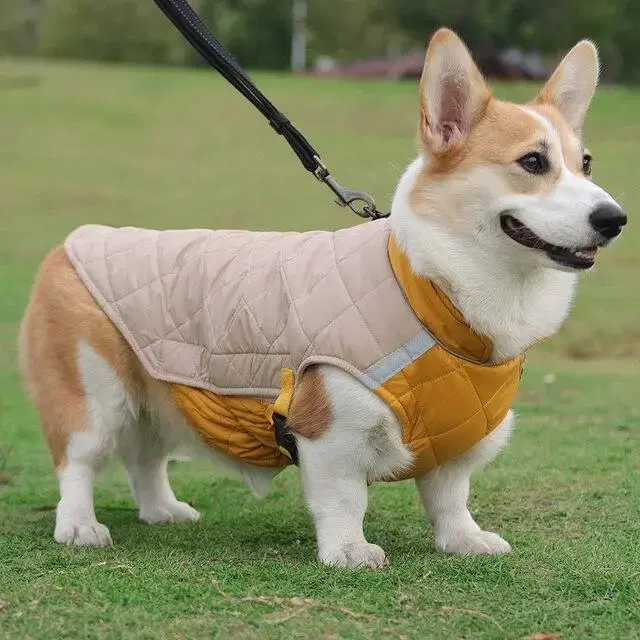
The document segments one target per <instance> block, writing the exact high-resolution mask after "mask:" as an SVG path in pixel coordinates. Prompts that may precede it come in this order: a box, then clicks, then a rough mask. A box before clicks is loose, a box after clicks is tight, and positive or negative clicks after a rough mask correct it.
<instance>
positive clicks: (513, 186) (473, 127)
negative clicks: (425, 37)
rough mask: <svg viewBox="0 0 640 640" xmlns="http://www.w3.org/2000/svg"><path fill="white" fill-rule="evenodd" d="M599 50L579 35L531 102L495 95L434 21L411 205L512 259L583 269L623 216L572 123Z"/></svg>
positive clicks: (582, 109)
mask: <svg viewBox="0 0 640 640" xmlns="http://www.w3.org/2000/svg"><path fill="white" fill-rule="evenodd" d="M597 81H598V54H597V51H596V48H595V47H594V46H593V44H591V42H588V41H586V40H585V41H582V42H580V43H578V44H577V45H576V46H575V47H574V48H573V49H572V50H571V51H570V52H569V53H568V55H567V56H566V57H565V58H564V60H563V61H562V62H561V63H560V65H559V66H558V68H557V69H556V70H555V72H554V73H553V75H552V76H551V78H550V80H549V81H548V82H547V84H546V85H545V87H544V88H543V89H542V91H541V92H540V93H539V94H538V96H537V97H536V98H535V100H533V102H531V103H530V104H528V105H526V106H524V105H516V104H511V103H507V102H502V101H499V100H497V99H496V98H494V97H493V96H492V95H491V93H490V91H489V89H488V88H487V85H486V84H485V81H484V79H483V77H482V74H481V73H480V71H479V70H478V68H477V66H476V65H475V63H474V62H473V60H472V58H471V55H470V54H469V52H468V50H467V48H466V47H465V45H464V44H463V43H462V41H461V40H460V39H459V38H458V37H457V36H456V35H455V34H454V33H453V32H451V31H449V30H447V29H441V30H440V31H438V32H437V33H436V34H435V35H434V37H433V38H432V40H431V43H430V44H429V48H428V51H427V57H426V62H425V67H424V72H423V75H422V81H421V85H420V87H421V88H420V95H421V118H420V144H421V147H422V151H423V155H424V157H425V159H426V161H425V162H424V164H423V166H422V169H421V170H420V174H419V176H418V178H417V180H416V183H415V185H414V188H413V189H412V192H411V196H410V198H411V205H412V210H413V211H414V213H415V214H416V215H417V216H418V217H421V216H425V217H427V216H428V217H429V218H430V219H431V221H432V222H434V223H436V224H438V225H439V226H444V227H445V228H447V229H451V230H452V231H454V232H455V233H456V234H457V235H458V236H460V235H464V236H466V237H468V238H469V239H470V240H471V241H472V242H473V243H475V244H476V245H477V246H479V247H481V248H483V249H485V250H487V251H489V252H492V253H493V254H494V255H496V256H500V255H503V256H505V257H508V258H510V259H512V260H513V261H516V262H519V263H520V264H523V265H526V264H532V265H540V264H541V265H544V266H550V267H555V268H560V269H564V270H580V269H587V268H589V267H591V266H592V265H593V264H594V261H595V257H596V252H597V250H598V248H599V247H602V246H604V245H606V244H607V243H609V242H610V241H611V240H612V239H613V238H614V237H615V236H617V235H618V234H619V233H620V232H621V231H622V227H623V226H624V225H625V223H626V216H625V215H624V213H623V212H622V209H621V208H620V206H619V205H618V204H617V203H616V202H615V200H614V199H613V198H612V197H611V196H610V195H609V194H608V193H607V192H606V191H604V190H603V189H601V188H600V187H598V186H596V185H595V184H594V183H593V181H592V179H591V164H592V159H591V154H590V152H589V150H588V149H587V148H585V146H584V145H583V143H582V140H581V130H582V125H583V122H584V119H585V115H586V112H587V109H588V107H589V104H590V102H591V99H592V97H593V94H594V91H595V88H596V84H597Z"/></svg>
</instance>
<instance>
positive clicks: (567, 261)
mask: <svg viewBox="0 0 640 640" xmlns="http://www.w3.org/2000/svg"><path fill="white" fill-rule="evenodd" d="M500 226H501V227H502V230H503V231H504V232H505V233H506V234H507V235H508V236H509V237H510V238H511V239H512V240H515V241H516V242H517V243H519V244H521V245H523V246H524V247H528V248H529V249H535V250H537V251H542V252H543V253H545V254H547V256H549V258H550V259H551V260H553V261H554V262H557V263H558V264H561V265H563V266H565V267H570V268H572V269H589V268H590V267H592V266H593V265H594V263H595V261H596V253H597V251H598V246H597V245H594V246H591V247H580V248H578V249H572V248H570V247H559V246H558V245H555V244H551V243H550V242H547V241H546V240H543V239H542V238H541V237H540V236H538V235H537V234H536V233H534V232H533V231H532V230H531V229H529V227H527V226H525V225H524V224H522V222H520V220H518V219H517V218H515V217H514V216H512V215H510V214H508V213H503V214H502V215H501V216H500Z"/></svg>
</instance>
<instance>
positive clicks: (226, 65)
mask: <svg viewBox="0 0 640 640" xmlns="http://www.w3.org/2000/svg"><path fill="white" fill-rule="evenodd" d="M154 2H155V3H156V4H157V5H158V6H159V7H160V9H162V11H163V12H164V14H165V15H166V16H167V17H168V18H169V20H171V22H173V24H174V25H175V26H176V27H177V29H178V30H179V31H180V33H182V35H183V36H184V37H185V38H186V40H187V41H188V42H189V44H190V45H191V46H192V47H193V48H194V49H195V50H196V51H197V52H198V53H199V54H200V55H201V56H202V57H203V58H204V59H205V60H206V61H207V62H208V63H209V64H210V65H211V66H212V67H213V68H214V69H215V70H216V71H218V73H220V74H221V75H222V76H224V77H225V78H226V79H227V80H228V81H229V82H230V83H231V84H232V85H233V86H234V87H235V88H236V89H237V90H238V91H239V92H240V93H241V94H242V95H243V96H244V97H245V98H246V99H247V100H249V102H251V104H252V105H253V106H254V107H255V108H256V109H258V111H260V113H261V114H262V115H263V116H264V117H265V118H266V119H267V120H268V121H269V124H270V125H271V126H272V127H273V128H274V130H275V131H276V133H278V134H279V135H281V136H284V138H285V140H286V141H287V142H288V143H289V145H290V146H291V148H292V149H293V150H294V152H295V154H296V155H297V156H298V158H299V159H300V162H301V163H302V166H303V167H304V168H305V169H306V170H307V171H309V172H311V173H313V175H314V176H315V177H316V178H317V179H318V180H320V182H323V183H324V184H326V185H327V186H328V187H329V188H330V189H331V191H333V193H334V194H335V195H336V196H337V198H338V199H337V200H336V202H337V204H339V205H340V206H341V207H349V208H350V209H351V210H352V211H353V212H354V213H356V214H357V215H359V216H360V217H361V218H371V220H377V219H378V218H387V217H388V216H389V214H388V213H382V212H380V211H378V209H377V208H376V203H375V201H374V199H373V198H372V197H371V196H370V195H369V194H368V193H362V192H360V191H351V190H350V189H345V188H344V187H342V186H341V185H340V184H338V183H337V182H336V181H335V179H334V178H333V176H332V175H331V173H330V172H329V170H328V169H327V167H326V166H325V165H324V164H323V162H322V160H320V155H319V154H318V152H317V151H316V150H315V149H314V148H313V147H312V146H311V143H310V142H309V141H308V140H307V139H306V138H305V137H304V136H303V135H302V134H301V133H300V131H298V130H297V129H296V128H295V127H294V126H293V124H291V122H290V121H289V119H288V118H287V117H286V116H285V115H284V113H282V112H281V111H279V110H278V109H277V108H276V107H275V105H274V104H273V103H272V102H271V101H270V100H269V99H268V98H267V97H266V96H265V95H264V94H263V93H262V92H261V91H260V89H258V87H256V85H255V84H254V83H253V81H252V80H251V78H249V76H248V75H247V74H246V73H245V72H244V70H243V69H242V67H241V66H240V64H239V63H238V61H237V60H236V59H235V58H234V57H233V56H232V55H231V54H230V53H229V52H228V51H227V50H226V49H225V48H224V47H223V46H222V45H221V44H220V43H219V42H218V40H217V39H216V38H215V36H214V35H213V34H212V33H211V31H209V29H208V28H207V26H206V25H205V24H204V23H203V22H202V20H201V19H200V17H199V16H198V14H197V13H196V12H195V11H194V10H193V8H192V7H191V5H190V4H189V3H188V2H187V0H154Z"/></svg>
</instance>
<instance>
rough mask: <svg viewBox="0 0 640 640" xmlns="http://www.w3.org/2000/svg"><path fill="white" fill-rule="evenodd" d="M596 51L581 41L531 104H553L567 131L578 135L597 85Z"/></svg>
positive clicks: (586, 42)
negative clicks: (567, 124) (567, 126)
mask: <svg viewBox="0 0 640 640" xmlns="http://www.w3.org/2000/svg"><path fill="white" fill-rule="evenodd" d="M599 70H600V64H599V62H598V50H597V49H596V48H595V46H594V45H593V43H592V42H589V40H583V41H582V42H578V44H577V45H576V46H575V47H573V49H571V51H569V53H568V54H567V55H566V56H565V58H564V60H563V61H562V62H561V63H560V64H559V65H558V67H557V69H556V70H555V71H554V72H553V75H552V76H551V78H549V81H548V82H547V84H546V85H545V86H544V88H543V89H542V91H541V92H540V93H539V94H538V97H537V98H536V100H535V102H536V103H538V104H540V103H542V104H544V103H546V104H553V105H555V106H556V107H557V108H558V109H559V111H560V113H562V115H563V116H564V118H565V120H566V121H567V122H568V123H569V124H570V125H571V127H572V128H573V129H574V131H576V133H580V131H581V129H582V124H583V123H584V118H585V116H586V115H587V109H588V108H589V105H590V104H591V99H592V98H593V94H594V93H595V90H596V86H597V84H598V74H599Z"/></svg>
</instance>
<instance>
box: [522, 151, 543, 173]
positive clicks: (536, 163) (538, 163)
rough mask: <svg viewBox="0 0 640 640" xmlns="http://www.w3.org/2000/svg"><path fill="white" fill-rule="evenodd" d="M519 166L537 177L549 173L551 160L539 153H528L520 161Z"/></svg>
mask: <svg viewBox="0 0 640 640" xmlns="http://www.w3.org/2000/svg"><path fill="white" fill-rule="evenodd" d="M518 164H519V165H520V166H521V167H522V168H523V169H524V170H525V171H528V172H529V173H533V174H536V175H540V174H542V173H547V171H549V159H548V158H547V156H545V155H542V154H541V153H538V152H537V151H533V152H532V153H527V155H526V156H522V158H520V159H519V160H518Z"/></svg>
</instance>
